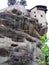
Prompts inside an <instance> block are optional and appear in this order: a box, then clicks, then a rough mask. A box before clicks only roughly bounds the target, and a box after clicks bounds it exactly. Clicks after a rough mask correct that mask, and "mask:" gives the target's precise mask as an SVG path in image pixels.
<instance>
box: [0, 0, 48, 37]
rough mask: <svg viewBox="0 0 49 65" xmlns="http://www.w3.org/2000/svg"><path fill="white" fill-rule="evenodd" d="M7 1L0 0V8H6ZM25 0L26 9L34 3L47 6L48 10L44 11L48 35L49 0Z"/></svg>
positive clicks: (34, 4)
mask: <svg viewBox="0 0 49 65" xmlns="http://www.w3.org/2000/svg"><path fill="white" fill-rule="evenodd" d="M7 1H8V0H0V10H1V9H3V8H6V7H7V6H8V5H7ZM19 1H20V0H19ZM26 1H27V6H26V8H27V9H31V8H33V7H34V6H36V5H45V6H47V9H48V11H47V13H46V18H47V22H48V32H47V34H48V36H49V0H26Z"/></svg>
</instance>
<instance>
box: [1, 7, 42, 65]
mask: <svg viewBox="0 0 49 65" xmlns="http://www.w3.org/2000/svg"><path fill="white" fill-rule="evenodd" d="M8 8H9V9H8ZM8 8H7V9H4V10H2V11H0V59H2V60H1V61H0V65H39V63H38V58H39V57H40V52H41V53H42V51H41V45H42V43H41V41H40V38H41V35H40V34H39V24H38V20H37V19H34V18H31V17H30V16H29V14H28V13H29V12H27V14H24V13H23V12H22V11H21V10H18V9H17V8H14V7H13V6H12V8H11V6H10V7H8ZM26 11H27V10H26ZM4 59H5V60H4Z"/></svg>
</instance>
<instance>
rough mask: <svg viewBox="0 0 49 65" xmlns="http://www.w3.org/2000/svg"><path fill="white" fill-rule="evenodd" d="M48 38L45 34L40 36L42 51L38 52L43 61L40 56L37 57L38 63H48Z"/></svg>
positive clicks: (42, 64) (41, 64)
mask: <svg viewBox="0 0 49 65" xmlns="http://www.w3.org/2000/svg"><path fill="white" fill-rule="evenodd" d="M48 40H49V38H47V35H46V34H45V35H44V36H42V37H41V41H42V43H43V46H42V47H41V50H42V51H43V53H40V56H41V57H45V61H43V60H42V59H41V57H40V58H39V60H38V61H39V65H44V64H46V65H49V46H48V45H47V44H46V42H47V41H48Z"/></svg>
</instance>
